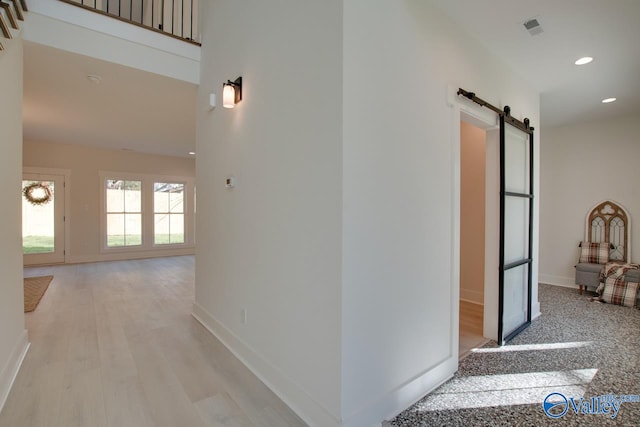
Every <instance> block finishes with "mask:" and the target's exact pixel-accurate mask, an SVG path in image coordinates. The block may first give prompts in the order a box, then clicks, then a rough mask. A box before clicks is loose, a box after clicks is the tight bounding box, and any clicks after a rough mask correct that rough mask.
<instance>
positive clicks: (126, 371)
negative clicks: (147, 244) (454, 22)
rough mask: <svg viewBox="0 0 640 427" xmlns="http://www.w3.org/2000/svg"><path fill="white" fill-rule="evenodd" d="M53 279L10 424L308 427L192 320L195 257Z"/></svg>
mask: <svg viewBox="0 0 640 427" xmlns="http://www.w3.org/2000/svg"><path fill="white" fill-rule="evenodd" d="M47 274H53V275H54V279H53V282H52V283H51V285H50V287H49V289H48V290H47V292H46V294H45V296H44V297H43V299H42V301H41V302H40V305H39V306H38V308H37V309H36V311H35V312H33V313H27V314H26V315H25V317H26V325H27V329H28V330H29V340H30V342H31V348H30V349H29V352H28V353H27V357H26V358H25V361H24V363H23V365H22V369H21V370H20V373H19V374H18V377H17V378H16V381H15V383H14V386H13V389H12V391H11V394H10V395H9V398H8V400H7V402H6V405H5V407H4V409H3V411H2V413H0V426H2V427H5V426H7V427H9V426H11V427H26V426H54V427H55V426H60V427H71V426H82V427H101V426H114V427H115V426H118V427H125V426H132V427H133V426H135V427H145V426H149V427H151V426H154V427H155V426H170V427H176V426H179V427H192V426H194V427H195V426H234V427H237V426H277V427H283V426H302V425H305V424H304V423H303V422H302V421H301V420H300V419H299V418H298V417H297V416H296V415H295V414H294V413H293V412H292V411H291V410H290V409H289V408H288V407H287V406H286V405H285V404H284V403H282V401H280V399H278V398H277V396H275V395H274V394H273V393H272V392H271V391H270V390H269V389H268V388H267V387H266V386H265V385H264V384H262V383H261V382H260V381H259V380H258V379H257V378H256V377H255V376H254V375H253V374H251V373H250V372H249V371H248V370H247V369H246V368H245V367H244V365H242V364H241V363H240V362H239V361H238V360H237V359H236V358H235V357H234V356H233V355H232V354H231V353H229V352H228V351H227V350H226V348H225V347H224V346H223V345H222V344H221V343H220V342H219V341H218V340H217V339H216V338H215V337H213V336H212V335H211V334H210V333H209V332H208V331H207V330H205V329H204V328H203V327H202V326H201V325H200V324H199V323H198V322H197V321H196V320H195V319H193V317H192V316H191V315H190V313H191V306H192V303H193V299H194V258H193V257H175V258H159V259H153V260H139V261H124V262H109V263H97V264H80V265H69V266H58V267H41V268H28V269H25V276H39V275H47Z"/></svg>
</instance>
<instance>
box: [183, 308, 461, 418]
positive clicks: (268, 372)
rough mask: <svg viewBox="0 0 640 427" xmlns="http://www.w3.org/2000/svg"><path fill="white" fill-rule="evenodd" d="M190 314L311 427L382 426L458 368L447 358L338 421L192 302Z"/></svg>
mask: <svg viewBox="0 0 640 427" xmlns="http://www.w3.org/2000/svg"><path fill="white" fill-rule="evenodd" d="M191 314H192V315H193V317H194V318H195V319H196V320H198V321H199V322H200V323H201V324H202V325H203V326H204V327H205V328H206V329H207V330H208V331H209V332H211V333H212V334H213V335H214V336H215V337H216V338H218V339H219V340H220V341H221V342H222V343H223V344H224V345H225V347H227V348H228V349H229V351H231V353H233V355H234V356H236V357H237V358H238V359H239V360H240V361H241V362H242V363H243V364H244V365H245V366H246V367H247V368H248V369H249V370H250V371H251V372H253V374H254V375H256V376H257V377H258V378H259V379H260V380H261V381H262V382H263V383H264V384H265V385H266V386H267V387H269V389H271V391H273V392H274V393H275V394H276V395H277V396H278V397H279V398H280V399H282V401H283V402H284V403H286V404H287V405H288V406H289V407H290V408H291V409H292V410H293V411H294V412H295V413H296V414H298V416H300V418H302V419H303V420H304V421H305V422H306V423H307V424H309V426H312V427H313V426H319V427H339V426H342V427H361V426H379V425H381V420H385V419H392V418H393V417H395V416H396V415H398V414H399V413H400V412H402V411H404V410H405V409H407V408H408V407H409V406H411V405H413V404H414V403H415V402H417V401H418V400H420V399H421V398H423V397H424V396H425V395H427V394H428V393H430V392H431V391H433V390H435V389H436V388H437V387H439V386H440V385H441V384H443V383H444V382H445V381H447V380H448V379H449V378H451V377H452V376H453V374H454V373H455V371H456V370H457V368H458V361H457V358H455V357H453V356H449V357H447V358H446V359H444V360H443V361H441V362H439V363H437V364H436V365H435V366H433V367H431V368H430V369H427V370H426V371H424V372H422V373H421V374H419V375H418V376H416V377H414V378H412V379H411V380H409V381H408V382H406V383H405V384H402V385H400V386H399V387H397V388H396V389H394V390H391V391H389V392H385V393H384V394H383V395H382V396H381V397H379V398H377V399H374V400H373V401H371V402H368V403H367V404H365V405H363V406H362V407H361V408H359V409H358V410H357V411H356V412H354V413H352V414H349V415H347V416H345V417H343V418H342V419H340V418H339V416H334V415H333V414H331V413H330V412H329V411H328V410H327V409H325V408H324V407H323V406H322V405H320V404H319V403H318V402H317V401H315V400H314V399H313V398H312V397H311V396H310V395H309V394H308V393H307V392H306V391H305V390H304V389H303V388H302V387H300V386H299V385H298V384H296V383H295V382H293V381H292V380H291V379H289V378H288V377H287V376H286V375H284V374H283V373H282V372H281V371H280V370H279V369H278V368H276V367H275V366H273V365H272V364H270V363H269V362H268V361H266V360H264V359H263V358H262V357H261V356H260V355H259V354H257V353H256V352H255V351H254V350H253V349H252V348H251V347H250V346H248V345H247V344H246V343H244V342H243V341H242V340H241V339H240V338H238V337H237V336H236V335H235V334H234V333H233V332H232V331H230V330H229V329H228V328H227V327H226V326H224V325H223V324H222V323H221V322H219V321H218V320H217V319H215V318H214V317H213V316H212V315H211V314H210V313H209V312H207V311H206V310H205V309H204V308H202V307H201V306H200V305H199V304H197V303H195V304H194V305H193V311H192V313H191Z"/></svg>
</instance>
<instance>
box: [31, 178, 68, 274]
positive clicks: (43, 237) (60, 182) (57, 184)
mask: <svg viewBox="0 0 640 427" xmlns="http://www.w3.org/2000/svg"><path fill="white" fill-rule="evenodd" d="M64 195H65V177H64V175H49V174H32V173H25V174H23V176H22V253H23V256H24V265H37V264H56V263H64V258H65V212H64V208H65V205H64Z"/></svg>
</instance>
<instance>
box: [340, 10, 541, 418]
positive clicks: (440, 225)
mask: <svg viewBox="0 0 640 427" xmlns="http://www.w3.org/2000/svg"><path fill="white" fill-rule="evenodd" d="M344 11H345V12H344V27H343V28H344V30H343V31H344V48H343V50H344V53H343V57H344V82H343V87H344V106H343V108H344V148H343V150H344V157H343V162H344V167H343V176H344V177H343V179H344V181H343V187H344V220H343V221H344V224H343V230H344V236H343V239H344V246H343V268H344V270H343V301H342V312H343V330H342V343H343V365H342V381H343V391H342V393H343V399H342V400H343V408H342V411H343V418H344V419H345V420H346V422H345V423H346V424H350V425H371V424H373V423H374V422H378V421H379V420H380V419H381V417H388V416H392V415H394V414H395V413H397V412H399V411H401V410H402V409H404V408H406V406H408V404H409V403H411V402H413V401H414V400H416V399H418V398H419V397H420V396H421V395H423V394H424V393H426V392H427V391H429V390H431V389H432V388H434V387H435V386H436V385H437V384H438V383H439V382H440V381H443V380H445V379H446V378H447V377H448V376H449V375H451V374H453V372H454V371H455V370H456V367H457V343H456V342H457V319H456V317H457V314H458V313H457V299H458V292H457V289H458V281H457V280H458V279H457V277H458V272H457V271H456V270H457V267H458V263H459V249H460V248H459V243H458V222H459V206H458V204H457V203H458V202H457V198H458V197H459V183H458V178H457V176H458V170H457V167H458V166H457V164H458V163H456V162H459V121H460V117H459V114H457V115H456V114H455V112H454V109H452V108H451V107H449V105H448V103H447V94H448V86H452V87H453V88H455V89H457V88H458V87H463V88H465V89H467V90H471V91H474V92H476V93H477V94H478V95H479V96H481V97H482V98H484V99H486V100H488V101H489V102H491V103H493V104H494V105H496V106H499V107H501V106H504V105H505V104H508V105H510V106H511V107H512V111H513V112H514V114H515V115H516V116H517V117H518V118H521V119H522V118H523V117H525V116H526V117H529V118H530V119H531V121H532V124H533V125H537V124H538V123H539V96H538V93H536V91H535V90H533V89H531V86H529V85H528V84H527V83H526V82H524V81H523V80H521V79H520V78H518V76H516V75H514V74H513V73H512V72H510V71H509V69H508V68H507V67H506V66H505V65H504V64H502V63H501V62H500V61H499V60H497V59H496V58H495V57H494V56H492V55H491V54H490V53H489V52H488V51H487V50H486V49H485V48H484V47H483V46H482V45H480V44H479V43H477V42H476V41H475V40H474V39H473V38H472V37H470V36H467V35H465V33H464V31H463V30H462V29H460V28H459V27H457V26H456V25H455V24H453V23H452V22H450V21H449V20H448V19H447V18H446V17H445V16H444V15H443V14H442V13H440V12H439V11H438V10H436V9H435V8H434V7H433V6H432V5H431V4H430V3H429V2H425V1H421V0H414V1H402V2H398V1H385V2H376V4H375V5H372V4H371V2H370V1H367V0H349V1H346V2H345V4H344ZM536 141H537V138H536ZM536 146H537V143H536ZM537 155H538V154H537V148H536V160H537ZM536 187H537V185H536ZM536 191H537V190H536ZM534 212H535V214H536V224H535V226H534V236H535V237H536V239H535V244H534V253H537V202H536V204H535V207H534ZM496 268H497V267H496ZM533 268H534V278H533V280H534V284H535V283H537V256H536V259H535V261H534V267H533ZM535 312H537V286H535V285H534V313H535ZM454 340H455V341H456V342H454Z"/></svg>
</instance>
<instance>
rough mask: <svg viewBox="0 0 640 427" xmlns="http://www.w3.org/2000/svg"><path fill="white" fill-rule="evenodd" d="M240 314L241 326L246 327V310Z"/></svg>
mask: <svg viewBox="0 0 640 427" xmlns="http://www.w3.org/2000/svg"><path fill="white" fill-rule="evenodd" d="M241 314H242V324H243V325H246V324H247V309H246V308H243V309H242V313H241Z"/></svg>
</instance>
